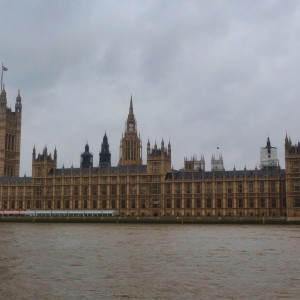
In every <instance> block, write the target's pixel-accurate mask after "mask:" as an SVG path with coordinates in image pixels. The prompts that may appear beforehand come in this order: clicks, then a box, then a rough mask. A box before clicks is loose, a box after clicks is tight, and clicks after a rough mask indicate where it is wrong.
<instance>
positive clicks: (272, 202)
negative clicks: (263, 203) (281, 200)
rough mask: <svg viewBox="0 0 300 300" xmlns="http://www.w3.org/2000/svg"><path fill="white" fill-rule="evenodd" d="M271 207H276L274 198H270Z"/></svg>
mask: <svg viewBox="0 0 300 300" xmlns="http://www.w3.org/2000/svg"><path fill="white" fill-rule="evenodd" d="M271 207H272V208H276V207H277V204H276V198H271Z"/></svg>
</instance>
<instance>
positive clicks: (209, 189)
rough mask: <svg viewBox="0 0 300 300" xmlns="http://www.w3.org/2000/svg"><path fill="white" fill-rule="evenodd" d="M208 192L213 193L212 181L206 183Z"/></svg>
mask: <svg viewBox="0 0 300 300" xmlns="http://www.w3.org/2000/svg"><path fill="white" fill-rule="evenodd" d="M206 193H207V194H211V183H210V182H208V183H206Z"/></svg>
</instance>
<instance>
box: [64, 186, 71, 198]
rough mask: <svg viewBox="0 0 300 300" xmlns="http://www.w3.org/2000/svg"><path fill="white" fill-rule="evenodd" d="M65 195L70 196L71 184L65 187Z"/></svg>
mask: <svg viewBox="0 0 300 300" xmlns="http://www.w3.org/2000/svg"><path fill="white" fill-rule="evenodd" d="M65 195H66V196H70V187H69V186H66V188H65Z"/></svg>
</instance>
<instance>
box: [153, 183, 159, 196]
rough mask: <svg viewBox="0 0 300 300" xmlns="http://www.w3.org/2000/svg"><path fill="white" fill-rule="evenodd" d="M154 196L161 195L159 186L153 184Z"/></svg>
mask: <svg viewBox="0 0 300 300" xmlns="http://www.w3.org/2000/svg"><path fill="white" fill-rule="evenodd" d="M152 194H155V195H157V194H159V184H152Z"/></svg>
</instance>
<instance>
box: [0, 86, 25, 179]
mask: <svg viewBox="0 0 300 300" xmlns="http://www.w3.org/2000/svg"><path fill="white" fill-rule="evenodd" d="M21 121H22V99H21V96H20V91H19V92H18V96H17V98H16V103H15V111H12V110H11V108H9V107H7V98H6V91H5V85H3V89H2V91H1V93H0V177H1V176H19V172H20V148H21Z"/></svg>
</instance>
